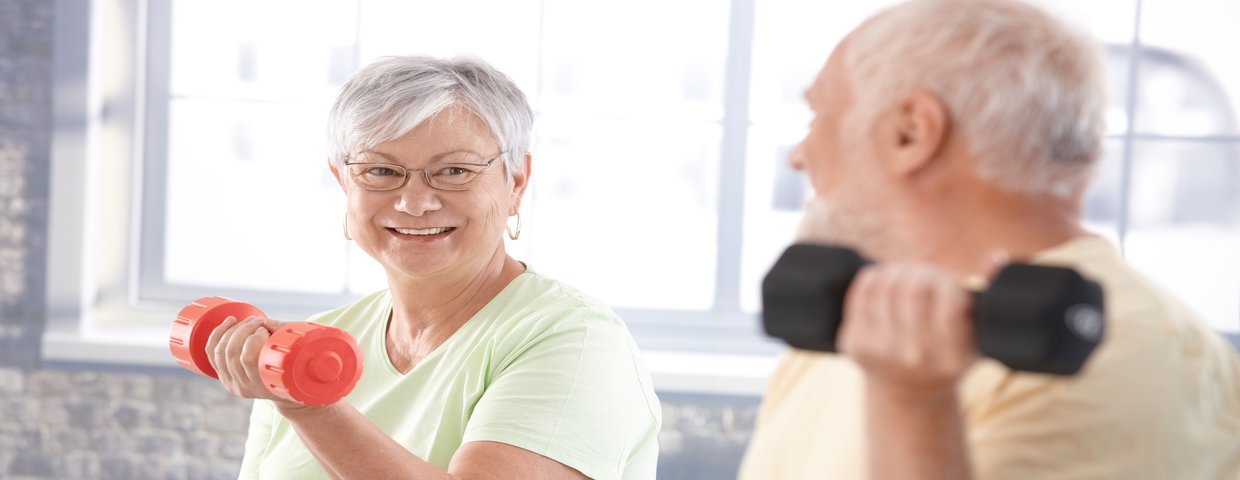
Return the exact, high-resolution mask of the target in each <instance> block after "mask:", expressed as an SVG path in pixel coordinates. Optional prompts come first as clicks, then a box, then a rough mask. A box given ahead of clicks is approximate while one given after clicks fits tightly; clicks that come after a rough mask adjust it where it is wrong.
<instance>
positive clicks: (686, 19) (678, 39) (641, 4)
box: [540, 0, 728, 143]
mask: <svg viewBox="0 0 1240 480" xmlns="http://www.w3.org/2000/svg"><path fill="white" fill-rule="evenodd" d="M545 8H546V17H545V21H544V23H543V34H544V36H543V45H545V50H544V55H545V56H544V58H543V61H544V62H545V66H544V67H543V75H544V77H543V82H542V104H541V105H540V108H541V109H542V111H544V112H557V113H563V114H576V113H581V114H589V115H608V116H610V115H619V116H626V117H631V118H646V117H650V116H657V117H660V118H668V117H687V118H688V119H690V120H699V121H701V120H715V121H717V120H719V119H720V118H721V117H722V115H723V107H722V105H723V102H722V95H723V68H724V60H725V58H726V56H727V45H728V31H727V28H728V3H727V2H718V1H712V0H684V1H675V2H665V1H662V0H636V1H628V2H579V1H576V0H547V1H546V7H545ZM626 143H627V142H626Z"/></svg>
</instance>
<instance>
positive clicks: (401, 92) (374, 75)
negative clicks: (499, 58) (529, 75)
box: [327, 56, 534, 175]
mask: <svg viewBox="0 0 1240 480" xmlns="http://www.w3.org/2000/svg"><path fill="white" fill-rule="evenodd" d="M452 106H458V107H464V108H465V109H467V110H468V111H470V112H472V113H474V114H476V115H478V118H481V119H482V121H483V122H485V123H486V125H487V126H488V127H489V128H490V129H491V133H492V134H493V135H494V136H495V140H496V141H497V142H498V143H499V146H500V149H501V150H503V152H504V155H503V158H504V167H505V172H507V174H509V175H511V174H512V173H513V172H519V171H521V169H522V168H523V166H524V162H522V161H520V160H521V159H523V158H524V157H525V153H526V152H527V151H529V148H530V130H531V128H532V126H533V123H534V115H533V112H531V110H530V105H529V102H528V101H526V99H525V94H523V93H521V90H520V89H519V88H517V85H516V83H514V82H513V81H512V79H510V78H508V76H507V75H504V74H503V73H502V72H500V71H499V70H496V69H495V68H494V67H492V66H491V65H489V64H487V63H486V62H484V61H482V60H480V59H477V58H471V57H457V58H435V57H429V56H401V57H384V58H380V59H379V60H376V61H375V62H374V63H371V64H370V65H368V66H366V68H363V69H362V70H361V71H360V72H357V74H355V75H353V78H351V79H349V81H348V83H345V85H344V87H343V88H342V89H341V90H340V95H339V96H337V97H336V103H335V104H334V105H332V109H331V113H330V115H329V116H328V120H327V132H328V133H327V134H328V139H329V146H328V148H329V149H330V152H329V158H330V160H331V162H332V165H335V166H336V167H337V168H340V167H342V166H343V162H344V159H345V157H346V156H348V155H349V154H351V153H355V152H357V151H360V150H365V149H369V148H373V147H375V146H376V145H379V144H381V143H384V142H388V141H391V140H395V139H397V138H399V137H400V136H401V135H404V134H405V133H408V132H409V131H410V130H413V129H414V128H416V127H417V126H418V125H421V124H422V122H424V121H426V120H427V119H429V118H431V117H433V116H435V115H436V114H438V113H439V112H442V111H444V109H446V108H448V107H452ZM480 153H485V152H480Z"/></svg>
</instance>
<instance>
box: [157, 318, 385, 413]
mask: <svg viewBox="0 0 1240 480" xmlns="http://www.w3.org/2000/svg"><path fill="white" fill-rule="evenodd" d="M228 317H233V318H236V319H238V320H244V319H247V318H250V317H259V318H263V319H266V318H267V316H266V315H265V314H263V312H262V311H261V310H259V309H258V308H257V307H255V306H253V305H250V304H247V303H244V302H238V301H236V300H232V299H229V298H225V297H204V298H200V299H198V300H196V301H194V302H193V303H191V304H189V305H187V306H186V307H185V308H183V309H181V311H180V313H178V314H177V317H176V320H175V321H173V323H172V330H171V332H169V336H168V347H169V350H171V352H172V356H173V358H175V359H176V360H177V362H178V363H180V364H181V366H182V367H184V368H185V369H186V370H189V371H191V372H194V373H197V374H200V375H205V376H208V377H211V378H219V375H218V374H217V372H216V371H215V369H214V368H213V367H212V366H211V363H210V362H209V361H208V358H207V351H206V346H207V340H208V338H210V336H211V332H212V331H214V330H215V329H216V328H217V327H219V325H220V324H221V323H223V322H224V320H225V319H227V318H228ZM258 365H259V376H260V377H262V379H263V383H264V384H265V385H266V386H267V388H268V389H269V390H270V391H271V392H272V393H275V394H276V395H278V396H280V397H283V398H285V399H288V400H290V401H294V402H297V403H301V404H304V405H312V406H318V405H326V404H330V403H334V402H335V401H337V400H339V399H340V398H342V397H344V396H345V395H347V394H348V393H349V392H350V391H351V390H352V389H353V386H354V385H356V384H357V381H358V379H359V378H360V377H361V372H362V356H361V350H360V349H358V347H357V342H356V341H355V340H353V337H351V336H350V335H349V334H348V333H346V332H344V331H342V330H339V329H336V328H332V327H328V326H325V325H318V324H314V323H310V322H290V323H286V324H284V325H282V326H281V327H280V328H278V329H276V331H274V332H271V335H270V337H268V339H267V341H266V342H265V343H264V344H263V348H262V351H261V352H260V353H259V357H258Z"/></svg>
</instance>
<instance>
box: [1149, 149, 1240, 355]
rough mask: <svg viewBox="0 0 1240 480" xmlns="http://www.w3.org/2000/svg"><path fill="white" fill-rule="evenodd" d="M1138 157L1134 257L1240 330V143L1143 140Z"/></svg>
mask: <svg viewBox="0 0 1240 480" xmlns="http://www.w3.org/2000/svg"><path fill="white" fill-rule="evenodd" d="M1133 160H1134V161H1133V176H1132V182H1133V184H1132V196H1131V205H1132V207H1131V212H1130V221H1131V228H1130V229H1129V231H1128V235H1127V237H1126V238H1125V239H1124V240H1125V250H1126V254H1127V256H1128V258H1129V260H1130V261H1131V262H1132V263H1133V264H1134V265H1135V266H1137V267H1138V268H1140V269H1141V270H1143V271H1144V272H1145V273H1146V274H1148V275H1149V277H1150V278H1151V279H1153V280H1154V281H1155V282H1157V283H1159V284H1160V285H1163V286H1165V287H1167V288H1168V289H1169V290H1171V291H1172V292H1173V293H1175V294H1176V295H1177V296H1179V297H1180V298H1181V299H1183V300H1185V301H1186V302H1187V304H1188V305H1189V306H1190V307H1192V308H1193V309H1194V310H1195V311H1196V312H1197V313H1198V314H1200V315H1201V316H1202V317H1203V318H1204V319H1205V320H1206V321H1207V322H1208V323H1210V324H1211V325H1212V326H1214V327H1215V328H1218V329H1220V330H1225V331H1232V332H1234V331H1240V248H1237V246H1240V144H1225V143H1204V142H1138V143H1136V144H1135V150H1134V158H1133Z"/></svg>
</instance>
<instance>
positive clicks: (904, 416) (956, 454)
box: [840, 264, 977, 479]
mask: <svg viewBox="0 0 1240 480" xmlns="http://www.w3.org/2000/svg"><path fill="white" fill-rule="evenodd" d="M971 301H972V300H971V298H970V296H969V294H968V292H966V291H965V290H964V289H963V288H961V286H960V283H959V281H958V280H956V279H955V278H954V277H952V276H951V275H949V274H947V273H946V272H944V271H942V270H939V269H936V268H933V267H929V266H921V265H899V264H897V265H875V266H869V267H866V268H864V269H862V270H861V272H859V273H858V274H857V277H856V279H855V280H854V281H853V284H852V287H851V288H849V291H848V295H847V297H846V299H845V305H844V308H845V312H844V323H843V325H841V332H840V350H841V351H842V352H843V353H845V354H847V355H849V356H850V357H851V358H852V359H853V360H854V361H856V362H857V364H858V365H859V366H860V367H861V369H862V371H863V372H864V375H865V384H866V387H865V402H866V403H865V411H866V413H865V416H866V439H867V440H866V442H867V447H868V456H869V462H868V463H869V467H870V478H873V479H906V478H928V479H969V478H972V472H971V467H970V462H969V452H968V448H967V446H966V443H965V428H964V421H963V419H962V417H961V413H960V406H959V401H958V397H957V394H956V388H957V384H958V383H959V380H960V378H961V377H962V376H963V375H964V372H965V371H966V370H967V369H968V367H969V366H970V365H971V364H972V363H973V361H974V360H975V359H976V358H977V351H976V346H975V343H974V339H973V329H972V324H971V322H972V320H971V319H970V318H969V317H968V312H969V309H970V306H971Z"/></svg>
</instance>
